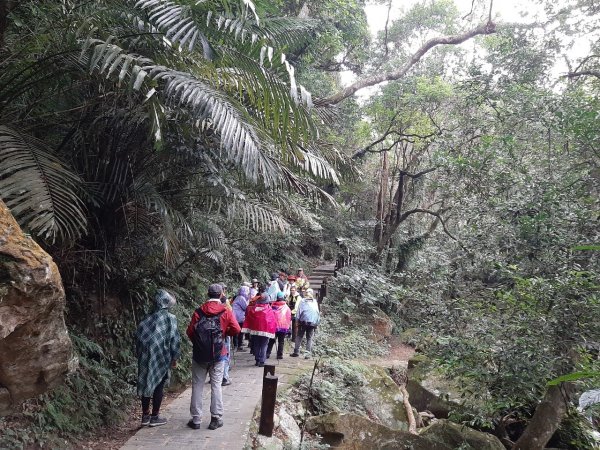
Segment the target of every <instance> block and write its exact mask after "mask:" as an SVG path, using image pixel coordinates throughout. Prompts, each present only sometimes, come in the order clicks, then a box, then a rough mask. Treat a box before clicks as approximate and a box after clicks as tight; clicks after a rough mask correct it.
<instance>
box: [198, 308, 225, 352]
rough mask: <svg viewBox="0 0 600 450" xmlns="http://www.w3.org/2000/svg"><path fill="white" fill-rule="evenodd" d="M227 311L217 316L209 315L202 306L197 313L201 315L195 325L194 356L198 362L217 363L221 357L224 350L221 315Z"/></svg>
mask: <svg viewBox="0 0 600 450" xmlns="http://www.w3.org/2000/svg"><path fill="white" fill-rule="evenodd" d="M224 312H225V311H223V312H221V313H220V314H217V315H215V316H207V315H206V314H204V312H202V310H201V309H200V308H198V309H197V310H196V313H197V314H198V315H199V316H200V319H198V322H196V324H195V325H194V339H193V343H194V349H193V357H194V361H196V362H197V363H199V364H200V363H216V362H218V361H219V359H220V358H221V351H222V350H223V330H221V316H222V315H223V313H224Z"/></svg>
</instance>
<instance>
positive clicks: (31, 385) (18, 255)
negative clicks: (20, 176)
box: [0, 200, 76, 416]
mask: <svg viewBox="0 0 600 450" xmlns="http://www.w3.org/2000/svg"><path fill="white" fill-rule="evenodd" d="M64 309H65V293H64V290H63V286H62V282H61V278H60V274H59V272H58V268H57V267H56V264H54V262H53V261H52V258H51V257H50V256H49V255H48V254H47V253H46V252H44V250H42V249H41V247H40V246H39V245H37V244H36V243H35V242H34V241H33V240H32V239H31V238H30V237H28V236H27V235H25V234H24V233H23V232H22V231H21V229H20V228H19V225H18V224H17V222H16V221H15V219H14V218H13V216H12V215H11V213H10V211H9V210H8V208H7V207H6V205H5V204H4V202H2V201H1V200H0V361H1V362H2V364H0V416H2V415H6V414H8V413H10V412H11V411H12V410H13V409H14V407H15V406H17V405H19V404H20V403H21V402H22V401H23V400H25V399H28V398H31V397H35V396H37V395H39V394H41V393H44V392H46V391H47V390H48V389H50V388H52V387H54V386H55V385H57V384H59V383H60V382H61V381H62V380H63V379H64V377H65V375H66V374H67V373H68V372H69V371H70V370H71V369H72V368H73V366H74V365H75V361H76V360H75V359H73V352H72V346H71V340H70V339H69V336H68V334H67V329H66V326H65V321H64V316H63V313H64Z"/></svg>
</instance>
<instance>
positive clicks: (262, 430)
mask: <svg viewBox="0 0 600 450" xmlns="http://www.w3.org/2000/svg"><path fill="white" fill-rule="evenodd" d="M271 367H273V366H271ZM266 368H267V366H265V372H266ZM274 369H275V367H273V370H274ZM277 381H278V377H276V376H275V375H271V374H265V376H264V378H263V387H262V403H261V405H260V425H259V427H258V434H262V435H263V436H267V437H271V436H273V427H274V425H275V422H274V417H275V399H276V398H277Z"/></svg>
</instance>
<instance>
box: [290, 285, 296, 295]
mask: <svg viewBox="0 0 600 450" xmlns="http://www.w3.org/2000/svg"><path fill="white" fill-rule="evenodd" d="M290 294H292V295H295V294H296V286H294V285H291V286H290Z"/></svg>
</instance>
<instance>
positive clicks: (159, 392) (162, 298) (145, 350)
mask: <svg viewBox="0 0 600 450" xmlns="http://www.w3.org/2000/svg"><path fill="white" fill-rule="evenodd" d="M154 300H155V303H156V311H155V312H153V313H152V314H150V315H148V316H146V318H144V320H142V321H141V322H140V325H139V326H138V329H137V333H136V353H137V357H138V379H137V393H138V395H139V396H141V397H142V426H150V427H156V426H159V425H164V424H165V423H167V420H166V419H165V418H163V417H160V416H159V411H160V405H161V403H162V399H163V388H164V386H165V383H166V382H167V380H168V378H169V369H170V368H171V367H175V366H176V364H177V359H178V358H179V344H180V338H179V332H178V331H177V318H176V317H175V316H174V315H173V314H171V313H170V312H169V309H170V308H172V307H173V306H175V303H176V302H175V297H173V296H172V295H171V294H170V293H169V292H167V291H165V290H164V289H159V290H158V291H157V293H156V297H155V299H154ZM150 401H152V413H150Z"/></svg>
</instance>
